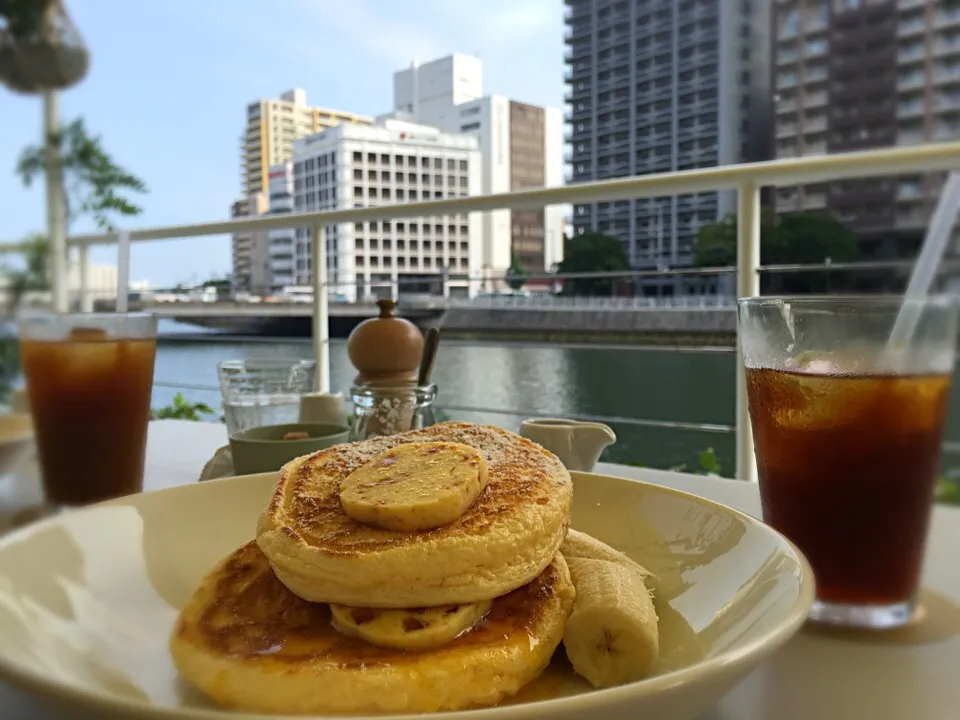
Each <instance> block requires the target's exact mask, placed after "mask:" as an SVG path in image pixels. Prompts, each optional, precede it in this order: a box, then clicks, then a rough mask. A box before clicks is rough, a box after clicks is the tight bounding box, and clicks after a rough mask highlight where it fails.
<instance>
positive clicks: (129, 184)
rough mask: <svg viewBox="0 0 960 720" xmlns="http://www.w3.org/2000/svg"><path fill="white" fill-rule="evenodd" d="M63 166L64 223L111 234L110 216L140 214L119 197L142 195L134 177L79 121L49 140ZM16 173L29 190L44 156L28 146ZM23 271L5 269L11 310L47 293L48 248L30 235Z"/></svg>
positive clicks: (143, 188) (42, 170)
mask: <svg viewBox="0 0 960 720" xmlns="http://www.w3.org/2000/svg"><path fill="white" fill-rule="evenodd" d="M53 142H54V143H55V145H56V147H57V148H58V151H59V152H60V162H61V164H62V166H63V177H64V188H63V191H64V202H65V203H66V205H67V207H66V214H67V222H68V223H69V222H70V221H71V220H75V219H76V218H78V217H80V216H89V217H91V218H92V219H93V220H94V222H95V223H96V224H97V225H98V226H99V227H101V228H103V229H104V230H113V229H114V228H113V224H112V223H111V216H112V215H121V216H126V217H130V216H134V215H139V214H140V213H141V212H142V210H143V209H142V208H141V207H140V206H138V205H135V204H134V203H133V202H131V201H130V200H128V199H127V198H126V197H124V192H125V191H132V192H137V193H146V192H148V190H147V186H146V184H145V183H144V182H143V180H141V179H140V178H138V177H137V176H136V175H133V174H132V173H130V172H128V171H127V170H124V169H123V168H122V167H120V166H119V165H117V164H116V163H115V162H114V160H113V158H112V157H111V156H110V155H109V153H107V152H106V151H105V150H104V149H103V144H102V141H101V139H100V137H93V136H91V135H89V134H88V133H87V130H86V127H85V126H84V123H83V119H82V118H81V119H77V120H74V121H73V122H72V123H70V124H69V125H68V126H67V127H66V128H65V129H64V131H63V132H62V133H60V134H59V135H58V136H57V137H56V138H54V139H53ZM16 172H17V174H18V175H20V178H21V180H22V181H23V184H24V186H25V187H30V186H31V185H32V184H33V183H34V182H35V181H36V180H37V179H38V177H40V176H41V175H43V174H44V173H45V172H46V159H45V157H44V150H43V148H42V147H40V146H30V147H28V148H26V149H24V151H23V152H22V153H21V155H20V159H19V161H18V162H17V167H16ZM25 245H26V250H25V251H24V256H23V260H24V267H23V268H22V269H18V270H12V269H7V275H8V276H9V278H10V290H11V297H12V303H11V308H14V309H15V308H16V307H17V305H18V304H19V302H20V299H21V298H22V296H23V294H24V293H25V292H27V291H31V290H34V291H36V290H46V289H49V287H50V274H49V263H50V248H49V241H48V239H47V237H46V236H45V235H31V236H30V237H28V238H27V240H26V241H25Z"/></svg>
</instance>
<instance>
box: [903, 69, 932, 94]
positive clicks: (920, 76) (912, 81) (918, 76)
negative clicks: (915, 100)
mask: <svg viewBox="0 0 960 720" xmlns="http://www.w3.org/2000/svg"><path fill="white" fill-rule="evenodd" d="M926 83H927V76H926V74H925V73H922V72H916V73H911V74H909V75H900V77H898V78H897V90H898V91H900V92H906V91H910V90H917V89H919V88H923V87H925V86H926Z"/></svg>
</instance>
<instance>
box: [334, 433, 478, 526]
mask: <svg viewBox="0 0 960 720" xmlns="http://www.w3.org/2000/svg"><path fill="white" fill-rule="evenodd" d="M486 486H487V463H486V460H485V459H484V457H483V455H482V454H481V453H480V452H479V451H478V450H475V449H474V448H472V447H470V446H469V445H463V444H461V443H453V442H419V443H405V444H403V445H398V446H397V447H395V448H393V449H392V450H388V451H386V452H385V453H381V454H380V455H378V456H377V457H375V458H373V459H372V460H371V461H370V462H368V463H366V464H365V465H362V466H361V467H359V468H357V469H356V470H354V471H353V472H352V473H350V475H348V476H347V477H346V478H344V480H343V482H342V483H341V484H340V506H341V507H342V508H343V511H344V512H345V513H346V514H347V515H349V516H350V517H351V518H353V519H354V520H356V521H357V522H361V523H363V524H365V525H373V526H375V527H379V528H382V529H384V530H393V531H397V532H416V531H418V530H431V529H433V528H438V527H440V526H442V525H446V524H447V523H450V522H453V521H454V520H456V519H457V518H458V517H460V516H461V515H462V514H463V513H464V512H465V511H466V510H467V508H469V507H470V506H471V505H472V504H473V502H474V501H475V500H476V499H477V497H479V495H480V493H481V492H483V489H484V488H485V487H486Z"/></svg>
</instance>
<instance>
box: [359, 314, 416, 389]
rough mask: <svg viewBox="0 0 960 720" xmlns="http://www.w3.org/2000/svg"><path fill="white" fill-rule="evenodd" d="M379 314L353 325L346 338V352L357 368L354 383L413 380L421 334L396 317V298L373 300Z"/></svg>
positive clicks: (411, 325) (387, 383)
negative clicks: (375, 301)
mask: <svg viewBox="0 0 960 720" xmlns="http://www.w3.org/2000/svg"><path fill="white" fill-rule="evenodd" d="M377 307H379V308H380V315H379V316H378V317H375V318H369V319H367V320H364V321H363V322H362V323H360V324H359V325H357V326H356V327H355V328H354V329H353V332H351V333H350V337H348V338H347V354H348V355H349V357H350V362H352V363H353V366H354V367H355V368H356V369H357V371H358V372H357V377H356V378H355V380H354V382H355V383H356V384H357V385H370V384H375V385H393V384H402V383H407V382H415V381H416V379H417V366H418V365H419V364H420V356H421V355H422V354H423V333H421V332H420V329H419V328H418V327H417V326H416V325H414V324H413V323H412V322H410V321H409V320H407V319H405V318H402V317H397V301H396V300H392V299H390V298H381V299H379V300H377Z"/></svg>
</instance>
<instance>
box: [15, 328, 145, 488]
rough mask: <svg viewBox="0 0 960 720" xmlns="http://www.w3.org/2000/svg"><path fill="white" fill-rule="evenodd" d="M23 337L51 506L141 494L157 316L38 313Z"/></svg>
mask: <svg viewBox="0 0 960 720" xmlns="http://www.w3.org/2000/svg"><path fill="white" fill-rule="evenodd" d="M17 334H18V337H19V341H20V361H21V365H22V368H23V374H24V376H25V377H26V381H27V392H28V395H29V399H30V409H31V412H32V414H33V422H34V428H35V433H36V438H37V450H38V455H39V460H40V468H41V472H42V477H43V486H44V491H45V494H46V499H47V502H48V503H49V504H50V505H51V506H53V507H63V506H74V505H85V504H87V503H92V502H98V501H100V500H107V499H109V498H115V497H120V496H123V495H129V494H131V493H136V492H139V491H140V490H142V489H143V462H144V453H145V450H146V440H147V421H148V419H149V415H150V394H151V389H152V387H153V363H154V357H155V356H156V350H157V321H156V318H155V317H154V316H152V315H138V314H129V315H128V314H116V315H108V314H103V315H100V314H84V315H57V314H53V313H32V314H27V315H23V316H22V317H21V318H20V319H19V320H18V324H17Z"/></svg>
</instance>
